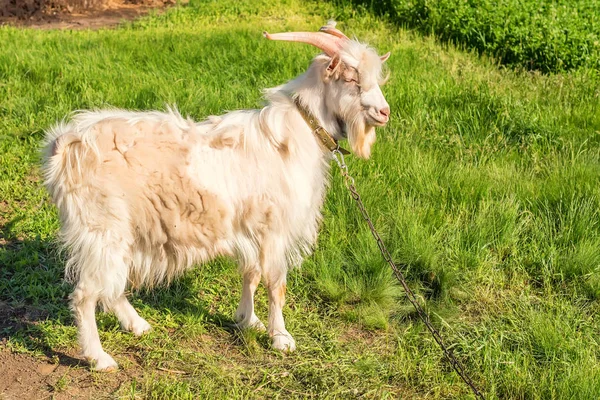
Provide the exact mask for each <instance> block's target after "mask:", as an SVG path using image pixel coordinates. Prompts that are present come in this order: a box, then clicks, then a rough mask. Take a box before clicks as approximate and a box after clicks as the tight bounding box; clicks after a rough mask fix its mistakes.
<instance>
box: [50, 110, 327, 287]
mask: <svg viewBox="0 0 600 400" xmlns="http://www.w3.org/2000/svg"><path fill="white" fill-rule="evenodd" d="M226 117H227V116H226ZM244 118H245V119H250V120H251V119H252V118H256V116H254V115H251V114H249V113H246V114H243V113H241V114H234V115H232V117H231V119H232V120H234V122H236V121H237V120H241V119H244ZM239 122H241V123H243V124H244V125H240V126H252V121H239ZM246 129H248V128H246ZM249 133H250V134H251V132H244V130H243V129H242V128H240V127H236V125H235V124H229V125H228V124H227V120H225V121H223V120H222V119H220V118H218V119H215V120H214V121H211V120H209V121H207V122H205V123H203V124H195V123H193V122H191V121H188V120H184V119H183V118H181V117H180V116H179V114H177V113H173V112H171V113H157V112H153V113H127V112H121V113H120V114H119V113H117V112H114V111H106V112H89V113H83V114H79V115H77V116H76V117H75V118H74V120H73V121H72V122H70V123H69V124H66V125H64V124H63V125H59V126H57V127H56V128H54V129H53V130H52V131H50V132H49V133H48V139H49V140H48V141H49V143H50V145H49V148H51V150H50V151H51V152H52V154H50V155H49V157H48V161H47V164H46V171H45V172H46V184H47V186H48V188H49V190H50V193H51V194H52V196H53V199H54V201H55V203H56V204H57V206H58V209H59V214H60V216H61V221H62V227H61V235H62V239H63V241H64V242H65V245H66V247H67V249H69V251H70V256H71V257H70V259H69V261H68V263H67V276H69V277H71V278H73V279H75V280H78V279H79V277H80V276H81V275H82V274H85V275H88V278H94V275H97V279H102V274H111V273H113V274H117V275H123V274H125V275H126V281H127V282H128V284H129V285H130V286H133V287H140V286H152V285H154V284H157V283H160V282H163V281H170V280H171V279H172V278H173V277H175V276H176V275H177V274H179V273H181V272H182V271H184V270H186V269H187V268H189V267H191V266H192V265H194V264H195V263H199V262H203V261H207V260H209V259H211V258H214V257H216V256H218V255H223V254H225V255H234V256H237V257H238V258H239V259H240V261H241V263H240V265H241V268H255V267H256V264H260V263H261V257H262V256H263V255H265V254H264V253H266V252H268V250H267V248H270V249H278V250H279V251H278V253H280V254H282V257H283V258H282V259H281V260H278V261H279V264H280V265H281V266H280V268H288V267H289V266H291V265H293V264H294V263H296V262H298V261H299V260H300V259H301V256H302V255H303V254H304V253H306V252H308V251H309V249H310V246H311V245H312V243H313V242H314V240H315V238H316V233H317V228H318V222H319V219H320V211H319V209H320V206H321V203H322V197H323V192H324V186H325V175H326V173H325V172H323V171H321V170H322V169H323V168H319V172H318V174H317V175H316V176H314V177H309V178H305V179H300V180H298V179H295V178H296V177H297V173H296V172H295V171H294V169H298V168H299V167H298V166H297V165H294V162H293V160H292V161H290V160H288V161H285V160H283V159H282V157H281V154H278V153H277V152H276V151H270V150H269V151H264V152H263V153H261V154H258V156H259V157H260V159H257V158H256V157H257V155H256V154H252V152H248V151H244V145H245V144H247V143H243V141H244V140H252V139H251V138H250V139H249V138H248V136H249V135H248V134H249ZM244 136H245V137H244ZM252 145H255V146H256V145H260V143H252ZM297 148H298V149H299V151H302V148H301V146H297ZM269 158H272V160H269ZM286 162H287V163H288V164H289V165H286ZM309 162H310V160H309ZM262 166H268V167H269V168H273V169H274V170H278V172H277V173H276V172H274V171H265V170H264V169H263V168H262ZM283 168H285V169H288V171H289V174H287V173H286V172H285V170H283ZM315 200H317V201H315ZM261 248H262V250H261ZM106 252H110V255H107V254H106ZM107 260H108V261H110V262H107ZM102 264H111V265H102ZM104 288H105V290H108V291H111V289H110V288H109V287H106V285H104ZM112 290H113V291H114V293H115V295H116V294H117V293H118V292H119V291H120V290H121V288H119V287H115V288H114V289H112ZM104 295H105V297H112V296H111V294H110V293H105V294H104Z"/></svg>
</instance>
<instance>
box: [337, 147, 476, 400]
mask: <svg viewBox="0 0 600 400" xmlns="http://www.w3.org/2000/svg"><path fill="white" fill-rule="evenodd" d="M332 153H333V157H334V158H335V161H336V162H337V164H338V166H339V167H340V170H341V173H342V176H343V177H344V184H345V185H346V187H347V188H348V190H349V191H350V194H351V196H352V198H353V199H354V200H355V201H356V204H357V205H358V208H359V209H360V212H361V214H362V216H363V218H364V219H365V221H367V224H368V225H369V229H370V230H371V234H372V235H373V237H374V238H375V240H376V241H377V246H378V247H379V250H380V251H381V254H382V255H383V258H384V259H385V261H387V263H388V264H389V265H390V267H392V270H393V271H394V275H395V276H396V278H397V279H398V281H400V284H401V285H402V287H403V288H404V292H405V293H406V297H407V298H408V300H409V301H410V302H411V303H412V305H413V306H414V307H415V310H416V311H417V314H419V317H420V318H421V320H422V321H423V322H424V323H425V325H426V326H427V329H429V332H431V334H432V335H433V338H434V339H435V341H436V342H437V344H439V345H440V347H441V348H442V351H443V352H444V355H445V356H446V359H447V360H448V361H449V362H450V364H452V367H453V368H454V370H455V371H456V373H457V374H458V375H459V376H460V377H461V378H462V380H463V381H464V382H465V383H466V384H467V385H469V387H470V388H471V390H472V391H473V393H474V394H475V396H476V397H478V398H480V399H485V397H484V396H483V394H481V392H480V391H479V390H477V387H476V386H475V384H474V383H473V381H472V380H471V378H470V377H469V375H468V374H467V372H466V371H465V369H464V367H463V366H462V364H461V363H460V362H459V361H458V360H457V359H456V357H454V354H453V353H452V350H451V349H449V348H448V347H446V345H445V344H444V342H443V341H442V336H441V335H440V333H439V332H438V330H437V329H435V328H434V327H433V325H431V322H430V321H429V315H428V314H427V313H426V312H425V310H423V308H422V307H421V305H420V304H419V302H418V301H417V297H416V296H415V294H414V293H413V291H412V290H411V289H410V287H409V286H408V284H407V283H406V279H405V278H404V274H403V273H402V271H400V269H398V267H397V266H396V264H395V263H394V261H393V260H392V256H391V255H390V253H389V252H388V250H387V249H386V247H385V245H384V244H383V240H381V237H380V236H379V233H377V230H376V229H375V226H374V225H373V221H371V218H370V217H369V214H368V213H367V210H366V209H365V206H364V204H363V202H362V200H361V198H360V195H359V194H358V192H357V190H356V187H354V178H352V177H351V176H350V174H349V173H348V166H347V165H346V162H345V160H344V155H343V154H342V153H341V152H340V151H339V150H337V149H335V150H333V152H332Z"/></svg>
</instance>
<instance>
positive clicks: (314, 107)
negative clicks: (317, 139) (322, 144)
mask: <svg viewBox="0 0 600 400" xmlns="http://www.w3.org/2000/svg"><path fill="white" fill-rule="evenodd" d="M321 93H322V92H321ZM297 96H298V100H299V101H300V103H301V104H302V105H303V106H304V108H305V109H306V110H307V111H309V112H310V114H312V116H314V117H315V118H316V119H317V122H318V124H319V125H320V126H321V127H322V128H324V129H325V130H326V131H327V132H328V133H329V135H330V136H331V137H332V138H333V139H335V140H340V139H342V138H343V137H344V132H343V129H344V127H343V126H342V125H341V123H340V119H339V118H338V117H337V116H336V115H335V114H334V113H333V112H332V111H331V110H329V109H328V107H327V105H326V102H325V99H324V98H323V95H322V94H321V95H315V93H314V90H304V91H302V90H299V91H298V92H297Z"/></svg>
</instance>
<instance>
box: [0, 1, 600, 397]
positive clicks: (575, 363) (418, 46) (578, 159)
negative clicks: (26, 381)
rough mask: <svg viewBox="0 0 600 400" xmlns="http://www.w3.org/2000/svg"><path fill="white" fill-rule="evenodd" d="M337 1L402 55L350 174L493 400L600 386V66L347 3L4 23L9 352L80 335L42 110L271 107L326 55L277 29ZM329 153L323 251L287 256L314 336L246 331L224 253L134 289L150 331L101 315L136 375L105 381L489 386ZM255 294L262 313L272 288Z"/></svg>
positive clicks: (193, 386)
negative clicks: (383, 120)
mask: <svg viewBox="0 0 600 400" xmlns="http://www.w3.org/2000/svg"><path fill="white" fill-rule="evenodd" d="M330 17H335V18H336V19H337V20H338V21H339V23H340V24H339V25H338V26H339V27H340V28H341V29H342V30H344V31H345V32H346V33H348V34H352V35H356V36H357V37H358V38H360V39H361V40H364V41H367V42H368V43H370V44H372V45H373V46H375V47H376V48H377V49H379V51H380V52H381V53H384V52H386V51H388V50H391V52H392V57H391V58H390V60H389V61H388V66H389V70H390V72H391V79H390V81H389V83H388V84H387V85H386V86H385V87H384V88H383V90H384V93H385V95H386V98H387V100H388V102H389V104H390V106H391V108H392V115H391V121H390V123H389V125H388V126H387V127H386V128H384V129H380V130H379V134H378V142H377V144H376V145H375V148H374V154H373V157H372V159H371V160H370V161H361V160H357V159H352V158H350V159H349V164H350V171H351V174H352V175H353V176H354V177H355V179H356V182H357V187H358V189H359V191H360V192H361V194H362V195H363V198H364V201H365V203H366V205H367V207H368V209H369V210H370V213H371V214H372V216H373V219H374V221H375V224H376V226H377V227H378V228H379V229H380V231H381V233H382V236H383V238H384V241H385V242H386V244H387V245H388V247H389V248H390V251H391V252H392V254H393V256H394V259H395V260H396V261H397V262H398V263H399V264H400V265H402V267H403V269H404V271H405V272H406V275H407V277H408V279H409V281H410V284H411V286H412V287H413V288H414V290H415V291H416V292H417V293H418V295H419V297H420V299H421V300H422V302H423V304H424V305H425V307H426V308H427V310H428V311H429V312H430V314H431V316H432V320H433V322H434V324H435V325H436V326H437V327H438V328H439V329H440V331H441V333H442V335H443V336H444V338H445V339H446V341H447V342H448V343H451V344H452V345H453V346H454V351H455V352H456V354H457V355H458V357H459V358H460V359H461V360H462V361H464V363H465V365H466V367H467V369H468V370H469V371H470V373H471V375H472V377H473V379H474V380H475V382H477V384H478V385H479V386H480V388H481V389H482V390H483V391H484V392H485V393H486V395H487V398H489V399H496V398H498V399H592V398H600V360H599V358H600V346H599V343H598V342H599V341H600V320H599V317H598V311H599V310H600V301H599V300H600V219H599V210H600V189H599V185H598V177H599V174H600V77H599V75H598V73H597V71H594V70H586V69H579V70H578V71H576V72H571V73H563V74H556V75H551V76H545V75H540V74H536V73H517V72H511V71H508V70H498V69H497V68H496V67H495V65H494V64H493V63H491V62H488V61H487V60H486V59H482V58H479V57H476V56H475V55H473V54H470V53H466V52H462V51H459V50H456V49H455V48H453V47H452V46H444V47H441V46H440V45H438V44H436V42H435V41H434V40H432V39H429V38H425V37H421V36H418V35H416V34H413V33H409V32H407V31H404V30H401V29H399V28H397V27H395V26H392V25H387V24H386V23H384V22H382V20H381V19H378V17H376V16H373V15H372V14H369V13H365V12H357V11H356V9H354V8H353V7H352V6H351V5H350V4H346V5H344V4H338V3H336V4H333V3H322V2H301V1H300V0H276V1H274V2H273V1H270V2H267V1H258V2H254V1H251V0H240V1H236V2H221V1H194V0H192V1H191V2H190V4H189V6H186V7H181V8H176V9H172V10H169V11H168V12H167V13H166V14H164V15H160V16H151V17H148V18H144V19H143V20H141V21H138V22H136V23H134V24H128V25H126V26H123V27H121V28H119V29H116V30H100V31H38V30H27V29H23V30H21V29H14V28H9V27H0V43H2V45H1V46H0V163H1V167H0V226H1V229H2V232H1V234H0V304H1V303H4V304H7V305H9V306H10V307H11V308H12V309H14V310H26V311H27V313H26V314H27V315H28V318H26V319H25V321H23V319H21V320H19V321H17V320H16V319H15V320H14V321H12V322H11V321H8V322H4V323H1V322H0V339H2V338H4V339H5V340H4V341H3V342H2V341H0V347H5V348H7V349H9V350H10V351H12V352H15V353H29V354H34V355H36V356H37V357H39V358H40V360H50V361H51V362H57V360H61V359H63V358H64V356H65V355H66V356H70V357H76V354H77V344H76V329H75V327H74V326H73V321H72V318H71V316H70V312H69V309H68V303H67V296H68V294H69V291H70V288H69V286H68V285H67V284H65V283H63V282H62V280H61V279H62V270H63V263H64V260H63V259H61V257H60V256H58V253H57V246H56V244H55V239H56V232H57V230H58V219H57V215H56V211H55V209H54V208H53V206H52V205H51V203H50V202H49V199H48V196H47V195H46V193H45V190H44V189H43V188H42V184H41V179H40V175H39V167H38V164H39V156H38V146H39V143H40V140H41V138H42V135H43V129H45V128H47V127H48V126H49V125H51V124H52V123H54V122H55V121H57V120H59V119H62V118H63V117H64V116H65V115H67V114H68V113H69V112H70V111H72V110H75V109H82V108H91V107H102V106H116V107H124V108H131V109H161V108H164V106H165V105H166V104H172V103H176V104H177V105H178V107H179V109H180V110H181V111H182V113H183V114H184V115H186V114H189V115H190V116H192V117H194V118H196V119H201V118H203V117H204V116H206V115H208V114H214V113H222V112H224V111H226V110H233V109H239V108H250V107H258V106H260V104H261V89H262V88H266V87H272V86H275V85H278V84H280V83H282V82H284V81H286V80H289V79H291V78H293V77H295V76H297V75H298V74H300V73H301V72H303V71H304V70H305V68H306V67H307V65H308V63H309V62H310V60H311V58H312V57H313V56H314V55H315V54H316V51H315V49H313V48H311V47H310V46H304V45H299V44H289V43H273V42H269V41H267V40H265V39H263V38H262V36H261V32H262V31H263V30H269V31H273V32H276V31H284V30H291V29H295V30H299V29H304V30H314V29H317V28H318V27H320V26H321V25H322V24H323V23H324V22H325V21H326V20H327V19H328V18H330ZM332 171H333V178H332V187H331V189H330V192H329V195H328V197H327V201H326V204H325V208H324V215H325V221H324V223H323V227H322V231H321V234H320V237H319V242H318V246H317V248H316V250H315V253H314V255H313V256H312V257H310V258H309V259H307V260H306V261H305V262H304V264H303V266H302V268H301V269H299V270H295V271H294V272H292V273H291V274H290V283H289V300H288V306H286V309H285V310H284V315H285V316H286V322H287V325H288V330H289V331H290V332H291V333H292V335H294V337H295V339H296V341H297V344H298V351H297V352H296V353H294V354H291V355H282V354H280V353H277V352H274V351H272V350H270V349H269V348H268V338H267V337H266V335H264V334H262V333H257V332H253V331H247V332H235V331H233V330H232V329H230V328H229V325H230V323H231V322H232V316H233V313H234V311H235V307H236V306H237V301H238V300H239V295H240V287H241V285H240V279H239V278H238V276H237V273H236V269H235V265H234V263H233V262H231V261H230V260H225V259H223V260H218V261H217V262H214V263H211V264H209V265H204V266H202V267H199V268H197V269H196V270H194V271H191V272H189V273H188V274H186V275H185V276H183V277H182V278H181V279H179V280H178V281H176V282H175V283H174V284H173V285H172V286H170V287H168V288H161V289H159V290H155V291H152V292H147V293H146V292H142V293H138V294H136V295H134V297H133V301H132V303H133V304H134V306H135V307H136V308H137V309H138V310H139V311H140V314H141V315H142V316H143V317H144V318H146V319H147V320H148V321H149V322H150V323H151V324H152V325H153V327H154V330H153V331H152V332H151V333H150V334H149V335H147V336H144V337H142V338H134V337H133V336H131V335H130V334H128V333H124V332H122V331H121V330H120V329H119V326H118V322H117V320H116V318H115V317H113V316H112V315H107V314H102V313H100V314H99V317H98V318H99V319H98V321H99V328H100V335H101V339H102V341H103V345H104V346H105V349H106V350H107V351H108V352H109V353H111V354H112V355H113V356H114V357H115V359H116V360H117V362H119V363H120V365H121V367H122V371H121V372H120V373H119V374H118V375H117V378H115V377H114V376H112V377H111V376H107V375H105V374H98V373H91V372H90V373H88V372H85V373H86V374H89V375H90V376H91V381H92V389H91V390H92V391H93V393H95V395H94V396H106V397H113V398H155V399H162V398H202V397H204V398H232V397H243V398H274V397H280V398H305V397H317V398H358V397H360V398H397V397H401V398H419V399H421V398H422V399H454V398H471V397H472V395H471V394H470V392H469V391H468V389H467V388H466V387H465V386H464V384H463V383H462V382H461V381H460V380H459V378H458V376H457V375H456V374H455V373H454V372H453V371H452V369H451V368H450V366H449V365H448V364H447V363H446V362H445V361H444V360H443V359H442V356H441V352H440V351H439V349H438V347H437V345H436V344H435V342H434V341H433V339H432V337H431V336H430V335H429V333H428V332H427V331H426V329H425V328H424V325H423V324H422V323H421V322H420V321H419V320H418V318H417V317H416V315H415V313H414V312H413V310H412V309H411V307H410V304H409V303H407V302H406V301H405V300H404V298H403V294H402V291H401V289H400V288H399V286H398V285H397V284H396V283H395V282H394V279H393V277H392V275H391V273H390V271H389V270H388V267H387V266H386V265H385V264H384V262H383V261H382V259H381V257H380V255H379V253H378V249H377V246H376V245H375V243H374V242H373V241H372V239H371V237H370V233H369V231H368V229H367V228H366V226H365V224H364V223H363V222H362V220H361V217H360V214H359V213H358V210H357V209H356V208H355V206H354V204H353V202H352V199H351V198H350V197H349V195H348V193H347V192H346V190H345V188H344V186H343V184H342V182H341V179H340V176H339V174H338V172H337V171H335V169H333V170H332ZM257 300H258V304H257V314H258V315H259V317H264V316H265V315H266V311H267V310H266V294H265V292H264V290H263V289H262V288H259V291H258V294H257ZM15 313H16V314H19V313H18V312H15ZM16 314H15V315H16ZM22 314H23V313H21V314H19V315H22ZM82 371H86V366H85V364H83V363H82V364H81V365H79V366H78V365H73V366H72V367H70V369H69V370H68V372H67V373H66V374H65V375H64V376H63V378H64V379H63V378H61V380H59V381H58V382H57V383H56V384H55V385H54V386H53V387H52V388H51V391H52V394H53V395H56V396H58V397H60V396H65V397H68V396H69V395H70V394H73V393H74V392H75V391H76V389H77V385H78V381H77V379H75V378H74V377H75V376H77V377H79V376H81V374H82ZM115 379H118V380H119V382H118V385H116V387H115V389H114V390H112V389H111V391H107V389H106V388H107V387H108V386H107V384H106V382H108V381H111V380H112V381H111V382H113V381H114V380H115ZM111 387H112V386H111ZM1 397H2V396H1V395H0V398H1Z"/></svg>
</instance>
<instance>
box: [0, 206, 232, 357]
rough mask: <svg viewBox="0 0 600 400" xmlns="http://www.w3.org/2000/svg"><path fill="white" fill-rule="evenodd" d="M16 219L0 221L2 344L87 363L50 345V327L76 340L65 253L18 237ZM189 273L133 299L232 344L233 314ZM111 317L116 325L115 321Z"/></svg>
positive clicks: (44, 242) (49, 243)
mask: <svg viewBox="0 0 600 400" xmlns="http://www.w3.org/2000/svg"><path fill="white" fill-rule="evenodd" d="M19 219H20V218H15V219H13V220H12V221H10V222H8V223H6V224H3V225H0V345H3V344H4V345H5V344H6V343H7V341H8V340H9V339H10V342H11V344H12V345H13V346H16V347H17V348H21V349H25V350H28V351H32V352H42V353H43V354H45V355H46V356H47V357H48V358H50V359H55V360H56V359H58V362H59V363H60V364H61V365H64V366H79V365H81V366H86V365H87V363H86V362H85V361H83V360H82V359H78V358H74V357H71V356H69V355H67V354H65V353H64V352H61V351H58V350H56V349H54V348H53V343H52V342H53V340H55V339H56V338H55V336H56V335H55V334H54V333H53V332H52V328H53V327H52V325H56V326H57V327H59V326H64V327H67V330H69V327H72V329H70V330H69V332H68V333H67V334H68V335H72V337H71V339H72V340H76V339H75V337H76V329H75V327H74V321H73V317H72V314H71V310H70V308H69V294H70V293H71V291H72V286H71V285H70V284H68V283H66V282H65V281H64V279H63V274H64V263H65V260H64V256H61V254H60V252H59V250H58V248H59V247H58V245H57V244H56V243H55V242H53V241H51V240H44V239H40V238H36V239H21V238H18V237H17V236H16V235H15V234H14V233H13V227H14V225H15V223H17V222H18V221H19ZM192 277H193V276H192V274H186V275H184V276H183V277H181V278H180V279H177V280H175V281H174V282H173V283H172V284H171V285H166V286H163V287H160V288H159V289H157V290H152V291H142V292H140V293H137V294H135V295H134V296H133V298H135V299H139V300H141V302H142V303H144V304H145V305H147V306H150V307H151V308H153V309H155V310H157V311H159V312H160V313H165V312H168V313H183V314H194V315H195V316H199V317H200V318H202V320H203V321H206V322H207V323H208V324H212V325H214V326H217V327H220V328H222V329H225V330H226V331H227V332H229V333H230V334H231V335H232V342H236V341H237V340H236V338H235V335H236V332H237V329H236V328H235V325H234V321H233V319H232V318H231V316H226V315H223V314H220V313H215V312H211V311H210V308H211V305H210V304H208V303H207V302H205V301H204V300H203V299H202V297H201V296H199V293H197V292H195V291H194V290H193V285H192V284H191V279H192ZM130 298H131V296H130ZM192 300H194V301H192ZM113 320H114V323H115V324H116V325H117V326H118V322H116V319H113ZM47 322H50V325H49V324H48V323H47ZM99 328H100V329H103V328H105V327H103V326H102V325H100V326H99ZM111 328H112V327H111ZM63 333H64V332H63Z"/></svg>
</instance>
